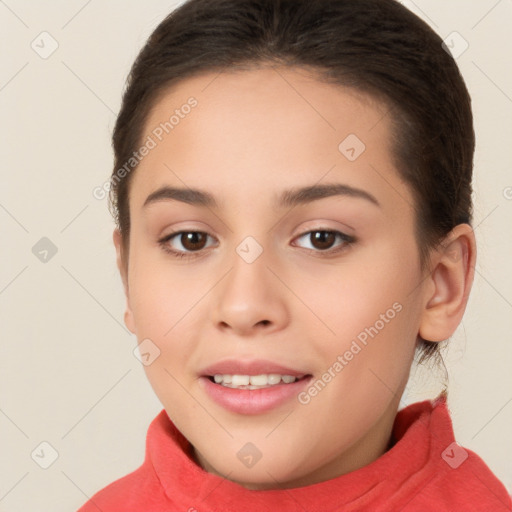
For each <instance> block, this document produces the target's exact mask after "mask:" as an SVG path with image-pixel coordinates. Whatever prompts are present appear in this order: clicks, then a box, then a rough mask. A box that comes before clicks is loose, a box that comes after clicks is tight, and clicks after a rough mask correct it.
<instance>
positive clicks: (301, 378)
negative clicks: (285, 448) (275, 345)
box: [199, 360, 312, 414]
mask: <svg viewBox="0 0 512 512" xmlns="http://www.w3.org/2000/svg"><path fill="white" fill-rule="evenodd" d="M278 376H280V378H279V379H277V382H276V383H272V382H269V381H267V382H266V383H263V380H265V377H266V378H270V377H272V378H273V379H276V378H277V377H278ZM253 377H254V379H258V380H257V381H255V382H254V384H256V385H252V384H249V382H250V381H251V382H252V381H253V380H254V379H253ZM260 379H262V380H261V381H260ZM311 379H312V376H311V374H309V373H308V372H307V370H303V369H298V368H291V367H287V366H283V365H280V364H276V363H273V362H271V361H265V360H252V361H242V360H225V361H220V362H218V363H215V364H213V365H210V366H208V367H206V368H204V369H203V370H201V373H200V379H199V383H200V386H201V388H202V389H203V390H204V392H205V394H206V395H207V396H208V397H209V398H210V399H211V400H213V401H214V402H215V403H217V404H218V405H220V406H222V407H223V408H224V409H226V410H228V411H230V412H234V413H238V414H261V413H264V412H267V411H270V410H272V409H274V408H277V407H279V406H281V405H284V404H290V403H291V402H292V401H293V400H294V399H296V398H297V397H298V394H299V393H300V392H301V391H303V390H304V388H305V387H306V386H307V385H308V383H309V382H310V381H311ZM233 380H234V381H235V385H233ZM246 382H247V384H246ZM257 383H260V385H257ZM295 403H296V404H297V403H298V402H297V401H296V400H295Z"/></svg>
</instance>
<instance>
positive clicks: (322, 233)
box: [297, 229, 355, 254]
mask: <svg viewBox="0 0 512 512" xmlns="http://www.w3.org/2000/svg"><path fill="white" fill-rule="evenodd" d="M297 240H303V241H302V243H301V244H299V245H300V246H301V247H305V248H306V249H311V250H314V251H316V252H325V253H329V254H332V253H334V252H336V251H338V250H342V249H344V248H345V246H349V245H350V244H352V243H354V242H355V238H354V237H352V236H349V235H345V234H344V233H341V232H340V231H333V230H329V229H315V230H313V231H308V232H307V233H304V234H302V235H301V236H299V237H297Z"/></svg>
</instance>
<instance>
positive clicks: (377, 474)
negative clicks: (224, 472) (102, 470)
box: [78, 397, 512, 512]
mask: <svg viewBox="0 0 512 512" xmlns="http://www.w3.org/2000/svg"><path fill="white" fill-rule="evenodd" d="M393 438H394V439H395V441H396V442H395V444H394V446H393V447H392V448H391V449H390V450H388V451H387V452H386V453H384V454H383V455H382V456H381V457H379V458H378V459H377V460H375V461H374V462H372V463H371V464H368V465H367V466H364V467H362V468H360V469H358V470H356V471H353V472H351V473H348V474H346V475H342V476H339V477H337V478H333V479H331V480H327V481H325V482H321V483H318V484H314V485H309V486H306V487H299V488H295V489H287V490H285V491H283V490H267V491H254V490H248V489H245V488H244V487H242V486H240V485H239V484H236V483H234V482H231V481H229V480H226V479H224V478H221V477H219V476H216V475H213V474H211V473H207V472H206V471H204V470H203V469H202V468H201V467H199V466H198V465H197V464H196V463H195V462H194V461H193V460H192V459H191V458H190V453H191V451H190V449H191V445H190V443H189V442H188V441H187V440H186V438H185V437H184V436H183V435H182V434H181V432H179V431H178V429H177V428H176V427H175V426H174V424H173V423H172V422H171V420H170V419H169V417H168V415H167V413H166V412H165V410H162V411H161V412H160V414H159V415H158V416H157V417H156V418H155V419H154V420H153V422H152V423H151V425H150V427H149V429H148V435H147V440H146V457H145V461H144V463H143V464H142V466H141V467H140V468H139V469H137V470H136V471H134V472H133V473H130V474H129V475H127V476H125V477H123V478H121V479H119V480H117V481H115V482H114V483H112V484H110V485H109V486H107V487H106V488H105V489H103V490H101V491H100V492H98V493H97V494H95V495H94V496H93V497H92V498H91V499H90V500H89V501H88V502H87V503H86V504H85V505H84V506H83V507H82V508H81V509H80V510H79V511H78V512H171V511H172V512H175V511H176V512H178V511H179V512H266V511H273V510H275V511H278V512H292V511H293V512H305V511H307V512H331V511H343V512H356V511H357V512H363V511H371V512H425V511H435V512H448V511H449V512H458V511H461V512H477V511H478V512H510V511H512V501H511V499H510V496H509V495H508V493H507V491H506V489H505V487H504V486H503V484H501V483H500V481H499V480H498V479H497V478H496V477H495V476H494V475H493V474H492V473H491V471H490V469H489V468H488V467H487V466H486V464H485V463H484V462H483V461H482V459H480V457H478V455H476V454H475V453H473V452H472V451H470V450H465V449H464V448H462V447H460V446H459V445H457V444H456V443H455V440H454V435H453V428H452V422H451V419H450V415H449V412H448V409H447V405H446V399H445V398H444V397H440V398H438V399H437V400H435V401H433V402H431V401H424V402H418V403H415V404H412V405H410V406H408V407H406V408H405V409H402V410H401V411H399V412H398V414H397V416H396V419H395V423H394V426H393Z"/></svg>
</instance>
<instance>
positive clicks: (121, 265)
mask: <svg viewBox="0 0 512 512" xmlns="http://www.w3.org/2000/svg"><path fill="white" fill-rule="evenodd" d="M112 238H113V241H114V246H115V248H116V264H117V268H118V270H119V273H120V275H121V280H122V282H123V288H124V294H125V297H126V311H125V313H124V323H125V325H126V327H128V329H129V330H130V331H131V332H132V333H133V334H135V322H134V319H133V312H132V309H131V306H130V293H129V287H128V268H127V265H126V260H125V255H124V254H123V243H122V241H123V239H122V235H121V232H120V231H119V229H117V228H116V229H115V230H114V233H113V235H112Z"/></svg>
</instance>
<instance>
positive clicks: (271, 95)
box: [131, 67, 406, 205]
mask: <svg viewBox="0 0 512 512" xmlns="http://www.w3.org/2000/svg"><path fill="white" fill-rule="evenodd" d="M191 99H192V100H191ZM190 105H194V106H193V107H190ZM390 126H391V119H390V118H389V115H388V109H387V107H386V106H385V105H384V104H382V103H380V102H379V101H377V100H376V99H374V98H372V97H370V96H367V95H365V94H362V93H359V92H357V91H355V90H352V89H347V88H343V87H340V86H338V85H333V84H327V83H325V82H322V81H320V80H319V79H318V78H317V77H316V76H315V75H314V74H312V73H311V72H308V71H305V70H303V69H290V68H282V67H264V68H257V69H250V70H238V71H228V72H218V73H207V74H204V75H199V76H196V77H193V78H189V79H186V80H183V81H182V82H179V83H177V84H176V85H175V86H173V87H172V88H171V89H169V90H168V91H167V92H166V93H165V94H164V95H163V96H161V97H160V99H159V100H158V101H157V102H156V103H155V105H154V106H153V108H152V110H151V112H150V113H149V116H148V118H147V121H146V125H145V129H144V134H143V137H142V140H148V138H151V139H152V140H154V141H155V147H154V148H153V149H152V150H151V151H150V152H149V154H147V156H145V157H144V158H143V159H142V161H141V162H140V164H139V166H138V168H137V171H136V173H135V174H136V175H135V176H134V180H133V182H132V190H133V196H134V202H135V203H137V204H138V205H142V203H143V201H144V199H145V197H146V196H147V194H148V193H150V192H152V191H153V190H154V189H155V187H156V186H157V185H162V184H165V183H169V182H170V183H174V184H180V185H181V186H184V185H185V186H187V185H188V186H193V187H194V188H204V187H207V188H208V189H210V190H211V191H212V192H213V193H214V194H216V195H219V196H221V197H222V196H223V195H225V194H226V193H229V195H230V198H232V197H233V196H234V195H236V193H237V192H241V193H242V195H244V194H243V192H244V191H245V197H247V194H249V193H250V192H251V190H252V192H253V193H256V192H257V191H258V190H260V191H262V192H265V193H266V192H268V190H269V189H271V188H273V189H276V188H285V187H286V188H290V187H291V186H297V185H306V184H311V182H318V181H319V180H321V179H322V177H323V176H326V175H327V174H328V175H329V176H328V177H329V181H333V179H334V180H335V181H337V180H341V181H343V182H344V183H346V184H347V185H354V186H356V185H357V186H366V187H370V188H372V187H373V188H375V183H376V182H378V184H379V185H381V186H382V184H383V180H382V175H383V174H384V175H387V174H389V173H392V174H394V176H392V179H395V180H396V179H398V176H397V174H396V170H395V169H394V166H393V157H392V152H391V131H390ZM180 181H181V183H180ZM372 183H373V185H372ZM405 193H406V192H405ZM131 195H132V194H131Z"/></svg>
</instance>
